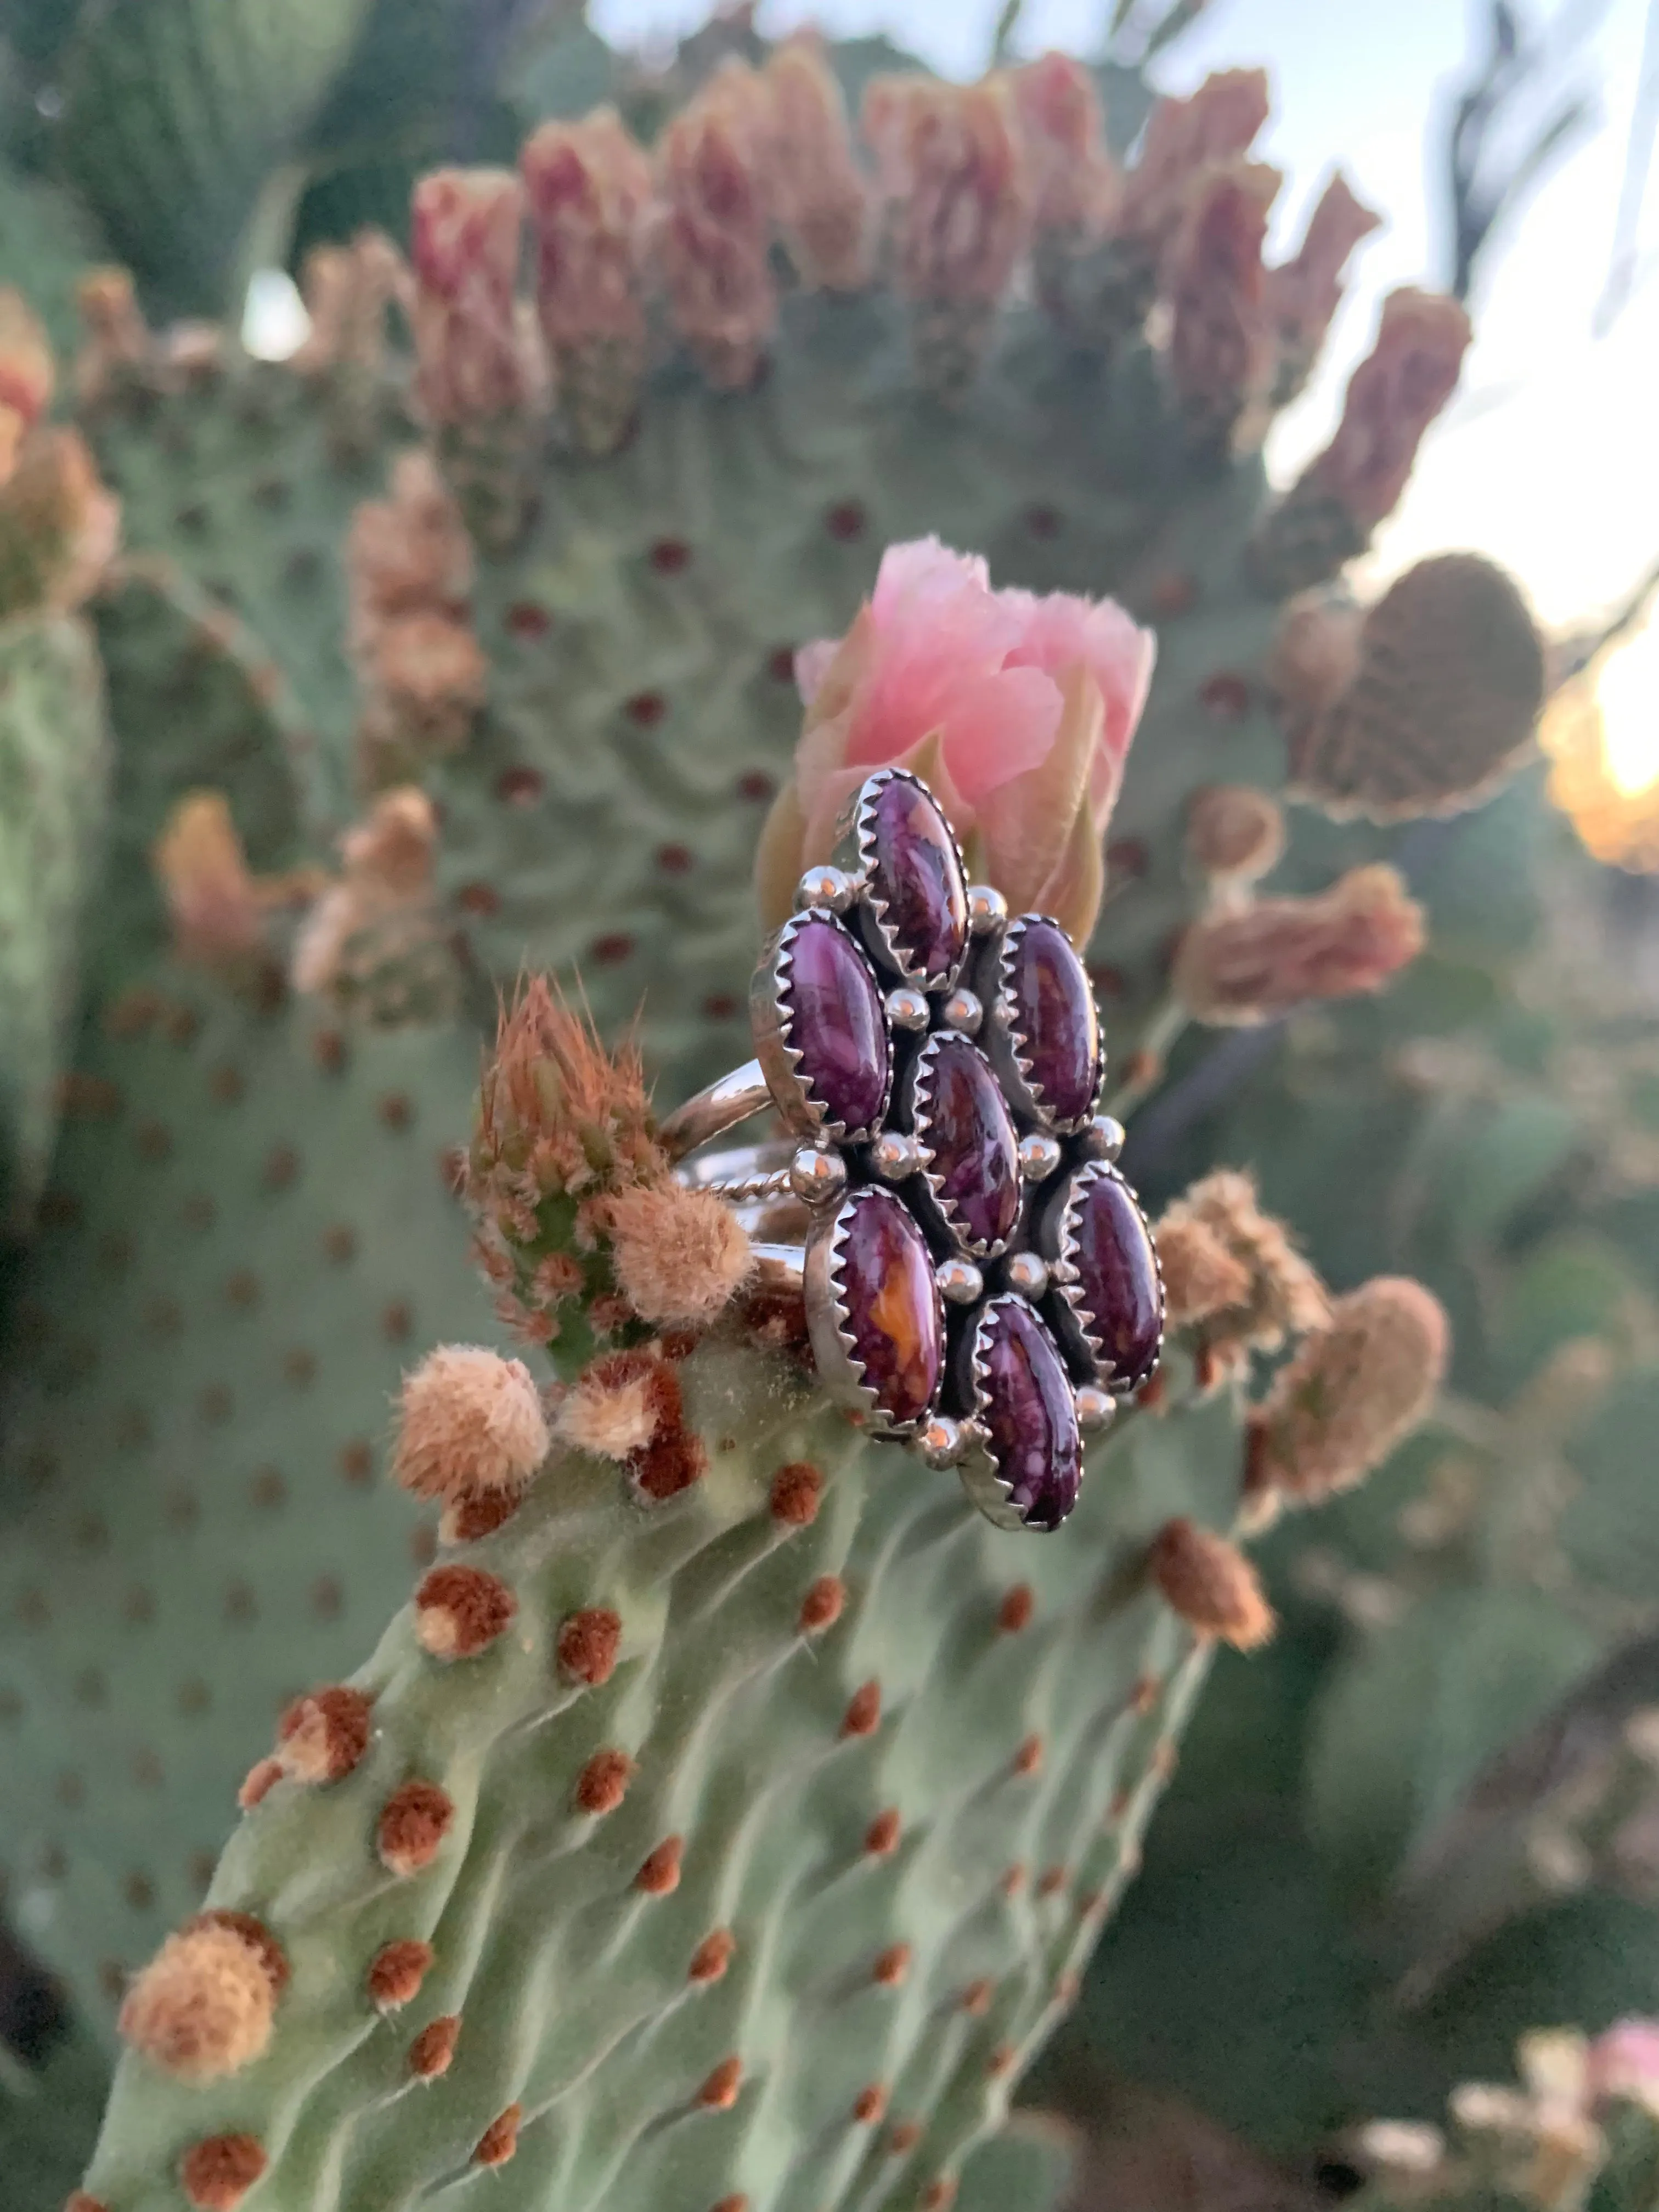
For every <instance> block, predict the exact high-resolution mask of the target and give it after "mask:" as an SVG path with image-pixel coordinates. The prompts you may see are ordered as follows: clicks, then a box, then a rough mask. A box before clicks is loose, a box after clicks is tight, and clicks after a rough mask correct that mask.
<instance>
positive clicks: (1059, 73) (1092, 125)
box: [1009, 53, 1123, 245]
mask: <svg viewBox="0 0 1659 2212" xmlns="http://www.w3.org/2000/svg"><path fill="white" fill-rule="evenodd" d="M1009 82H1010V83H1011V84H1012V88H1013V94H1014V106H1015V108H1016V111H1017V112H1018V117H1019V127H1020V135H1021V137H1022V139H1023V141H1024V147H1025V155H1026V161H1027V163H1028V166H1029V168H1030V179H1031V220H1032V227H1033V228H1034V230H1035V231H1036V235H1037V237H1038V238H1039V239H1042V237H1044V236H1045V235H1048V234H1059V235H1060V236H1062V237H1065V238H1066V239H1067V240H1070V241H1072V242H1073V243H1074V244H1079V245H1080V244H1083V243H1085V242H1086V241H1087V240H1091V239H1094V238H1097V237H1099V236H1100V235H1101V234H1103V232H1104V231H1105V230H1106V228H1107V227H1108V226H1109V223H1110V222H1111V219H1112V217H1113V216H1114V214H1115V212H1116V210H1117V207H1118V204H1119V202H1120V201H1121V197H1122V191H1123V179H1122V177H1121V174H1120V173H1119V170H1118V167H1117V164H1116V162H1115V161H1113V159H1112V157H1111V155H1109V153H1108V152H1107V150H1106V138H1105V131H1104V128H1103V123H1102V119H1101V112H1100V92H1099V88H1098V87H1097V84H1096V82H1095V76H1094V72H1093V70H1091V69H1088V68H1086V67H1085V64H1083V63H1082V62H1080V61H1077V60H1075V59H1074V58H1073V57H1072V56H1071V55H1070V54H1058V53H1048V54H1044V55H1043V56H1042V58H1041V59H1040V60H1038V61H1034V62H1030V63H1028V64H1027V65H1026V66H1025V67H1024V69H1018V70H1014V71H1013V72H1012V76H1011V77H1010V80H1009Z"/></svg>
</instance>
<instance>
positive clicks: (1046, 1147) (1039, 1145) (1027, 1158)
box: [1019, 1129, 1060, 1182]
mask: <svg viewBox="0 0 1659 2212" xmlns="http://www.w3.org/2000/svg"><path fill="white" fill-rule="evenodd" d="M1059 1165H1060V1146H1059V1144H1058V1143H1057V1142H1056V1140H1055V1139H1054V1138H1053V1137H1050V1136H1047V1135H1045V1134H1044V1133H1043V1132H1042V1130H1041V1129H1033V1130H1032V1132H1031V1133H1030V1136H1029V1137H1022V1138H1021V1139H1020V1140H1019V1171H1020V1173H1021V1175H1023V1176H1024V1178H1025V1180H1026V1182H1047V1181H1048V1177H1049V1176H1051V1175H1053V1173H1054V1170H1055V1169H1056V1168H1057V1167H1058V1166H1059Z"/></svg>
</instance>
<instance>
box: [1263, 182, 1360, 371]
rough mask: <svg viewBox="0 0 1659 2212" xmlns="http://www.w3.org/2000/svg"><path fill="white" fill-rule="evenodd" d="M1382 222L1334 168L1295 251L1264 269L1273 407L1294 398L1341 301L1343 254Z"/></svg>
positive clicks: (1317, 354) (1310, 367)
mask: <svg viewBox="0 0 1659 2212" xmlns="http://www.w3.org/2000/svg"><path fill="white" fill-rule="evenodd" d="M1382 220H1383V218H1382V216H1380V215H1376V214H1374V213H1373V212H1372V211H1371V210H1370V208H1368V207H1366V206H1365V205H1364V203H1363V202H1362V201H1360V200H1358V199H1356V197H1354V194H1353V192H1352V190H1351V188H1350V186H1349V184H1348V180H1347V179H1346V177H1345V176H1344V175H1343V174H1342V173H1341V172H1340V170H1339V171H1338V172H1337V173H1336V175H1335V176H1334V177H1333V178H1332V179H1331V181H1330V182H1329V184H1328V185H1326V187H1325V190H1324V191H1323V193H1322V195H1321V197H1320V201H1319V204H1318V205H1317V207H1316V208H1315V210H1314V211H1313V214H1312V216H1310V218H1309V222H1308V228H1307V234H1306V235H1305V237H1304V239H1303V241H1302V244H1301V246H1299V247H1298V248H1297V252H1296V253H1295V255H1294V256H1293V257H1292V258H1291V260H1289V261H1285V262H1283V263H1281V264H1280V265H1279V267H1278V268H1277V269H1270V270H1268V271H1267V320H1268V323H1269V325H1271V327H1272V330H1273V339H1274V343H1276V344H1277V346H1278V348H1279V373H1278V375H1277V377H1276V378H1275V380H1274V384H1273V404H1274V405H1275V406H1276V407H1282V406H1285V404H1287V403H1288V402H1289V401H1291V400H1292V399H1294V398H1296V396H1297V393H1298V392H1300V391H1301V390H1302V388H1303V386H1304V385H1305V384H1306V383H1307V381H1308V378H1309V375H1310V372H1311V371H1312V368H1313V365H1314V363H1315V362H1316V360H1317V359H1318V358H1319V349H1320V347H1321V346H1322V344H1323V343H1324V339H1325V333H1326V331H1328V330H1329V328H1330V326H1331V321H1332V319H1333V317H1334V315H1335V313H1336V311H1337V307H1338V306H1339V305H1340V301H1341V298H1342V271H1343V270H1344V269H1345V268H1346V265H1347V260H1348V256H1349V255H1350V254H1351V253H1352V252H1353V250H1354V248H1355V246H1358V243H1359V241H1360V240H1361V239H1363V238H1365V237H1368V236H1369V235H1370V233H1371V232H1372V231H1374V230H1376V228H1378V226H1379V225H1380V224H1381V222H1382Z"/></svg>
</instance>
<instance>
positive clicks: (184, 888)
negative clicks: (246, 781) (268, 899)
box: [151, 791, 269, 975]
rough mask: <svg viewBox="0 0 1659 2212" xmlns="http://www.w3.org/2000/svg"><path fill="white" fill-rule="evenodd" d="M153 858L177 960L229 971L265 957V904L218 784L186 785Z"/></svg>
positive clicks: (234, 972) (251, 965)
mask: <svg viewBox="0 0 1659 2212" xmlns="http://www.w3.org/2000/svg"><path fill="white" fill-rule="evenodd" d="M151 858H152V860H153V862H154V865H155V873H156V876H157V878H158V879H159V880H160V883H161V891H162V895H163V896H164V897H165V898H166V900H167V912H168V914H169V915H170V916H171V918H172V921H173V945H174V949H175V950H176V951H177V952H178V954H179V958H180V959H181V960H189V961H192V962H194V963H196V964H197V965H198V966H200V967H204V968H210V969H214V970H215V971H216V972H217V973H219V974H222V975H239V974H243V973H246V970H247V969H250V968H259V967H263V966H264V963H266V962H267V961H268V959H269V953H268V951H267V947H266V944H265V909H264V902H262V901H261V899H260V896H259V892H258V886H257V885H256V884H255V882H254V880H253V878H252V874H251V873H250V872H249V870H248V865H247V857H246V854H245V853H244V852H243V849H242V841H241V839H240V837H239V836H237V834H236V826H235V824H234V822H233V821H232V820H231V816H230V803H229V801H228V799H226V798H225V796H224V794H223V793H222V792H218V791H192V792H188V793H186V794H185V797H184V798H183V799H179V802H178V803H177V805H175V806H174V807H173V811H172V812H171V813H170V814H169V815H168V817H167V821H166V823H165V824H164V825H163V827H162V830H161V836H159V837H158V838H157V839H156V841H155V846H154V848H153V850H152V854H151Z"/></svg>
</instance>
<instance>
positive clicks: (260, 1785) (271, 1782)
mask: <svg viewBox="0 0 1659 2212" xmlns="http://www.w3.org/2000/svg"><path fill="white" fill-rule="evenodd" d="M287 1771H288V1770H287V1769H286V1768H285V1767H284V1765H283V1762H282V1760H281V1759H260V1760H259V1761H258V1763H257V1764H256V1765H252V1766H251V1767H249V1769H248V1771H247V1773H246V1776H245V1778H244V1779H243V1782H242V1786H241V1788H240V1790H238V1791H237V1792H236V1802H237V1803H238V1804H239V1805H240V1807H241V1808H242V1810H243V1812H245V1813H251V1812H252V1810H253V1808H254V1807H255V1806H256V1805H258V1803H260V1802H261V1801H262V1800H263V1799H264V1798H265V1797H267V1796H270V1792H271V1791H272V1790H274V1789H275V1788H276V1784H278V1783H279V1782H280V1781H281V1780H282V1778H283V1775H284V1774H285V1773H286V1772H287Z"/></svg>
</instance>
